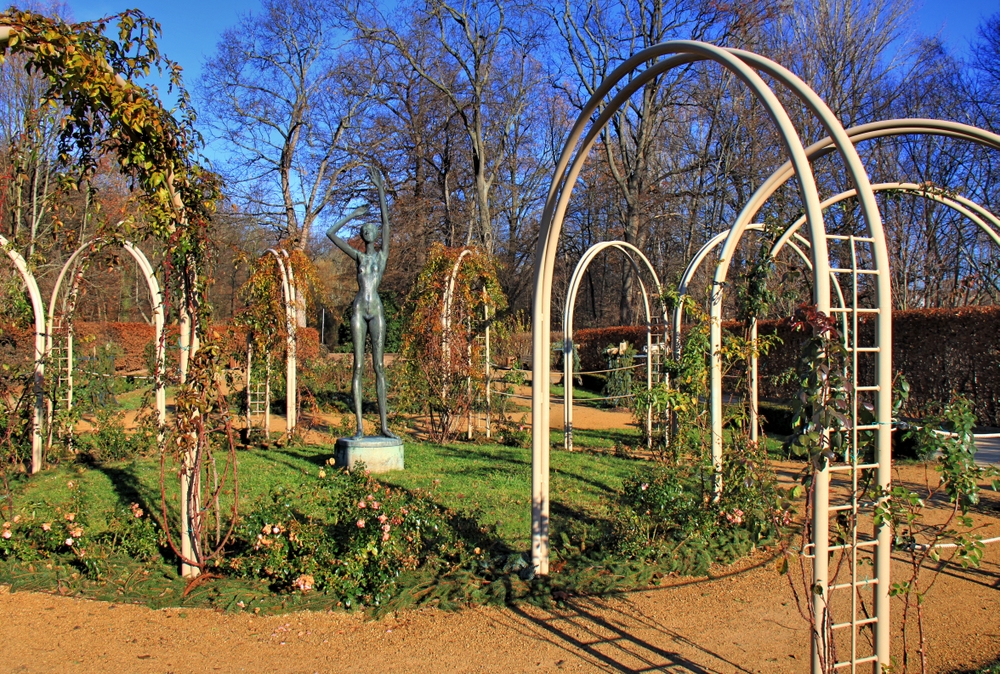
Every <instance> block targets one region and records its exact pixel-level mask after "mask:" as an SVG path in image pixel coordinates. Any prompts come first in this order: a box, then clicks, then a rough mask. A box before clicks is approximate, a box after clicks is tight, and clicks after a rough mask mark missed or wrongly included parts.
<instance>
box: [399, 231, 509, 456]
mask: <svg viewBox="0 0 1000 674" xmlns="http://www.w3.org/2000/svg"><path fill="white" fill-rule="evenodd" d="M449 295H450V296H451V299H450V301H449V299H448V296H449ZM446 306H447V307H450V311H447V310H446ZM506 308H507V297H506V296H505V295H504V293H503V289H502V288H501V287H500V281H499V279H498V278H497V269H496V265H495V263H494V261H493V259H492V258H491V257H490V256H488V255H486V254H485V253H483V252H481V251H479V250H477V249H475V248H446V247H444V246H442V245H440V244H436V245H435V246H433V247H432V248H431V250H430V253H429V254H428V257H427V263H426V264H425V265H424V268H423V270H422V271H421V272H420V275H419V276H418V277H417V282H416V283H415V284H414V286H413V289H412V290H411V291H410V294H409V296H408V297H407V299H406V302H405V305H404V315H405V316H406V325H405V327H404V330H403V345H402V355H403V357H404V358H405V359H406V366H405V367H406V370H407V375H408V376H407V379H408V380H409V385H410V386H412V387H413V390H412V391H410V392H409V395H411V396H414V397H416V396H420V397H422V399H423V400H425V401H426V411H427V413H428V414H429V416H430V430H431V435H432V436H433V437H434V438H435V439H436V440H438V441H445V440H448V439H449V438H451V437H452V435H453V434H454V433H455V432H456V430H457V429H456V428H455V426H456V422H457V421H458V419H459V418H461V417H462V415H463V414H464V413H465V412H467V411H468V410H469V407H470V406H471V405H473V404H474V402H475V398H476V396H477V395H478V393H479V391H480V390H481V388H482V387H483V385H484V383H485V382H484V376H485V375H484V372H483V368H482V367H478V366H477V365H478V364H481V363H482V362H483V358H484V355H483V352H482V350H483V346H484V345H483V344H482V341H481V340H477V339H476V337H477V336H479V335H481V334H483V331H484V330H485V327H486V325H487V323H488V322H489V321H492V320H493V317H495V316H496V315H497V313H498V312H502V311H504V310H506ZM487 314H488V315H489V316H490V318H486V316H487ZM470 384H471V386H470ZM470 389H471V392H470ZM470 393H471V394H470Z"/></svg>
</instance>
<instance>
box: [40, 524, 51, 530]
mask: <svg viewBox="0 0 1000 674" xmlns="http://www.w3.org/2000/svg"><path fill="white" fill-rule="evenodd" d="M42 531H52V523H51V522H42Z"/></svg>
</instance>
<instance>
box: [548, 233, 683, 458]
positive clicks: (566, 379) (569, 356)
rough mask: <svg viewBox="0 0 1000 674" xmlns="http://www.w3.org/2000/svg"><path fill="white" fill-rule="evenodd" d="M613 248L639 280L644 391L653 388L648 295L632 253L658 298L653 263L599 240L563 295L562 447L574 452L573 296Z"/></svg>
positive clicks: (620, 244) (626, 246)
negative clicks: (589, 270)
mask: <svg viewBox="0 0 1000 674" xmlns="http://www.w3.org/2000/svg"><path fill="white" fill-rule="evenodd" d="M608 248H612V249H615V250H619V251H621V253H622V254H623V255H624V256H625V257H626V258H627V259H628V261H629V263H631V265H632V269H633V270H634V271H635V275H636V278H638V279H639V288H640V290H641V291H642V301H643V305H644V307H645V309H646V358H647V360H646V390H647V391H648V390H650V389H652V388H653V369H652V362H653V337H652V327H653V325H652V324H653V318H652V312H651V311H650V307H649V295H648V293H647V292H646V284H645V283H643V281H642V276H641V272H642V268H641V267H640V266H639V263H638V262H636V261H635V258H634V257H633V256H632V254H633V253H634V254H635V255H637V256H638V257H639V259H640V260H642V261H643V263H644V264H645V265H646V269H647V270H649V273H650V275H651V276H652V277H653V281H654V283H656V294H657V297H660V296H661V295H662V294H663V288H662V286H661V285H660V277H659V276H658V275H657V274H656V270H655V269H653V264H652V263H651V262H650V261H649V258H647V257H646V256H645V254H643V252H642V251H641V250H639V249H638V248H636V247H635V246H634V245H632V244H631V243H628V242H627V241H602V242H600V243H596V244H594V245H593V246H591V247H590V248H588V249H587V250H586V252H584V254H583V257H581V258H580V261H579V262H578V263H577V265H576V269H574V270H573V276H572V277H571V278H570V282H569V290H568V292H567V294H566V306H565V307H564V308H563V389H564V393H563V423H564V426H563V442H564V446H565V448H566V449H568V450H572V449H573V352H574V350H575V347H574V344H573V317H574V314H575V313H576V296H577V293H578V292H579V289H580V284H581V283H582V282H583V275H584V274H585V273H586V271H587V268H588V267H590V264H591V263H592V262H593V261H594V259H595V258H596V257H597V255H598V254H600V253H601V252H603V251H605V250H607V249H608ZM662 319H663V324H664V325H666V315H664V316H663V317H662ZM652 422H653V417H652V409H650V410H647V413H646V438H647V442H651V441H652Z"/></svg>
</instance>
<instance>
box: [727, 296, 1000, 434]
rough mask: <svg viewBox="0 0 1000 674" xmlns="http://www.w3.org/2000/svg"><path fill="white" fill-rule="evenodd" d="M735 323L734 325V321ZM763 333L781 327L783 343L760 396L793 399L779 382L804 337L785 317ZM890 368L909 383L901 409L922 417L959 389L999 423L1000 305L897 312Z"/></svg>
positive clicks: (864, 326)
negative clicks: (903, 405) (931, 404)
mask: <svg viewBox="0 0 1000 674" xmlns="http://www.w3.org/2000/svg"><path fill="white" fill-rule="evenodd" d="M727 327H731V328H736V327H737V326H736V325H735V324H731V325H730V326H727ZM758 330H759V332H760V334H767V333H774V332H777V333H778V336H779V337H780V338H781V339H782V340H783V344H781V345H778V346H776V347H774V348H773V349H772V350H771V353H770V354H769V355H768V356H767V357H766V358H764V359H762V360H761V363H760V396H761V397H762V398H786V399H787V398H791V397H792V396H794V395H795V393H796V388H795V384H794V382H792V383H789V384H785V385H779V384H777V383H776V382H775V379H777V378H778V377H779V376H780V375H781V374H782V373H784V372H786V371H787V370H788V369H789V368H794V367H795V361H796V358H797V356H798V351H799V347H800V345H801V344H802V340H803V336H802V335H801V334H798V333H795V332H793V331H792V329H791V327H790V326H789V324H788V321H787V320H783V321H761V322H760V324H759V326H758ZM892 332H893V349H892V351H893V353H892V367H893V371H894V372H900V373H902V374H903V376H905V377H906V379H907V381H908V382H909V383H910V399H909V402H908V404H907V407H906V408H905V409H904V410H903V412H904V414H906V415H907V416H913V417H918V416H920V415H921V413H922V412H923V408H925V407H926V406H927V405H928V404H929V403H931V402H947V401H948V400H950V399H951V397H952V396H953V395H954V394H956V393H958V394H961V395H963V396H965V397H966V398H968V399H969V400H970V401H972V404H973V408H974V410H975V413H976V417H977V418H978V419H979V423H980V424H982V425H986V426H1000V307H963V308H960V309H916V310H911V311H896V312H893V320H892ZM859 339H860V343H861V345H862V346H874V344H875V324H874V320H873V319H872V317H871V316H865V317H864V320H863V321H861V326H860V330H859ZM874 360H875V359H874V356H872V355H867V354H866V355H863V356H862V357H861V358H860V360H859V366H860V369H861V374H862V376H863V377H864V379H866V380H867V381H873V380H874Z"/></svg>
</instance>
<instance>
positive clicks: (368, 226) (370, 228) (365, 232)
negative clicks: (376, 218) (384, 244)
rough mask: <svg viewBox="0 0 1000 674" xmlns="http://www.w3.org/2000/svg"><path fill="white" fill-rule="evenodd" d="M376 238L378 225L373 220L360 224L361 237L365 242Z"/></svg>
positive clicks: (370, 241)
mask: <svg viewBox="0 0 1000 674" xmlns="http://www.w3.org/2000/svg"><path fill="white" fill-rule="evenodd" d="M376 238H378V225H376V224H375V223H374V222H366V223H365V224H363V225H361V239H362V240H363V241H364V242H365V243H372V242H373V241H375V239H376Z"/></svg>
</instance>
